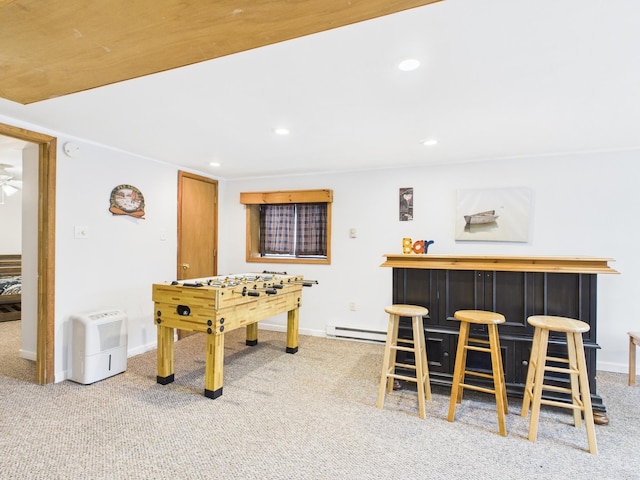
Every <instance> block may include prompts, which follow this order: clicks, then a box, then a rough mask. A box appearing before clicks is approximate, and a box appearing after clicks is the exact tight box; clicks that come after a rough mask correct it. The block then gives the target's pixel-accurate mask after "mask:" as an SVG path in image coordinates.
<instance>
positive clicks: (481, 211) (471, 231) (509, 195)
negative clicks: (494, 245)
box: [455, 188, 531, 242]
mask: <svg viewBox="0 0 640 480" xmlns="http://www.w3.org/2000/svg"><path fill="white" fill-rule="evenodd" d="M530 216H531V190H530V189H529V188H497V189H470V190H458V192H457V205H456V218H455V239H456V240H468V241H477V240H479V241H496V242H528V241H529V229H530Z"/></svg>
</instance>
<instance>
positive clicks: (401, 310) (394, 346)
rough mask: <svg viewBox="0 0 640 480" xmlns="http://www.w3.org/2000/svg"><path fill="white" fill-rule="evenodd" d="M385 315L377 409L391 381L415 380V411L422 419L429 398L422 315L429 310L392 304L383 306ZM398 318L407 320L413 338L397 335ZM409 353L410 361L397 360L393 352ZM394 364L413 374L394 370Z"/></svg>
mask: <svg viewBox="0 0 640 480" xmlns="http://www.w3.org/2000/svg"><path fill="white" fill-rule="evenodd" d="M384 311H385V312H387V313H388V314H389V325H388V328H387V338H386V342H385V348H384V358H383V363H382V376H381V378H380V388H379V392H378V405H377V406H378V408H382V407H383V406H384V399H385V394H386V393H391V391H392V390H393V383H394V380H396V379H397V380H405V381H408V382H415V383H416V386H417V390H418V414H419V416H420V418H425V416H426V410H425V399H426V400H431V385H430V383H429V366H428V364H427V348H426V345H425V339H424V324H423V320H422V318H423V317H425V316H426V315H428V314H429V310H428V309H427V308H425V307H421V306H418V305H406V304H395V305H390V306H388V307H385V309H384ZM400 317H409V318H410V319H411V329H412V332H413V338H411V339H409V338H399V337H398V327H399V326H400ZM399 351H401V352H409V353H413V356H414V359H415V362H414V364H408V363H402V362H398V361H397V355H396V354H397V352H399ZM396 367H402V368H404V369H408V370H413V371H415V375H414V376H410V375H402V374H400V373H396Z"/></svg>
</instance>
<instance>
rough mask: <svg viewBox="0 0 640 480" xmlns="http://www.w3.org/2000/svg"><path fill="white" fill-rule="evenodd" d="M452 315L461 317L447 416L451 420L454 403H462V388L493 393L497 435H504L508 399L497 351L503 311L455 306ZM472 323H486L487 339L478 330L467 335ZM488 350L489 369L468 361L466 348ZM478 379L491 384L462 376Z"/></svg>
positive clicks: (478, 350) (453, 414) (499, 354)
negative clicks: (489, 381) (468, 380)
mask: <svg viewBox="0 0 640 480" xmlns="http://www.w3.org/2000/svg"><path fill="white" fill-rule="evenodd" d="M453 316H454V318H455V319H456V320H460V335H459V337H458V347H457V349H456V360H455V362H456V363H455V366H454V370H453V379H452V383H451V398H450V400H449V415H448V420H449V421H450V422H453V420H454V418H455V413H456V405H457V404H458V403H462V393H463V391H464V389H465V388H467V389H469V390H475V391H479V392H484V393H492V394H493V395H494V396H495V398H496V411H497V413H498V428H499V431H500V435H502V436H506V435H507V427H506V423H505V414H506V413H508V412H509V407H508V401H507V387H506V383H505V380H504V366H503V364H502V353H501V351H500V338H499V336H498V325H500V324H501V323H504V322H505V318H504V315H502V314H500V313H496V312H488V311H484V310H458V311H457V312H455V313H454V315H453ZM471 324H475V325H486V327H487V336H488V339H485V338H478V335H477V334H475V333H474V334H473V335H474V336H473V337H471V336H470V331H471ZM469 350H471V351H474V352H484V353H489V355H490V356H491V373H490V374H489V373H486V371H479V369H477V368H476V369H474V368H473V365H471V366H468V365H467V352H468V351H469ZM467 375H469V376H472V377H476V378H481V379H491V380H492V381H493V388H490V387H486V386H483V385H479V384H477V383H467V382H465V376H467Z"/></svg>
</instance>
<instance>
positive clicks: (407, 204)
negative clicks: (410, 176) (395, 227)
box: [399, 187, 413, 222]
mask: <svg viewBox="0 0 640 480" xmlns="http://www.w3.org/2000/svg"><path fill="white" fill-rule="evenodd" d="M399 205H400V208H399V209H400V221H401V222H409V221H411V220H413V187H409V188H401V189H400V198H399Z"/></svg>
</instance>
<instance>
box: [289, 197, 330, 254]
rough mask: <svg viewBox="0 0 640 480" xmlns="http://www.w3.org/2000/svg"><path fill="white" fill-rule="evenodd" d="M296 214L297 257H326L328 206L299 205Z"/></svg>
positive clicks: (318, 204) (324, 204)
mask: <svg viewBox="0 0 640 480" xmlns="http://www.w3.org/2000/svg"><path fill="white" fill-rule="evenodd" d="M296 214H297V226H296V229H297V230H296V237H297V238H296V242H297V244H296V255H298V256H300V255H326V254H327V204H326V203H299V204H297V208H296Z"/></svg>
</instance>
